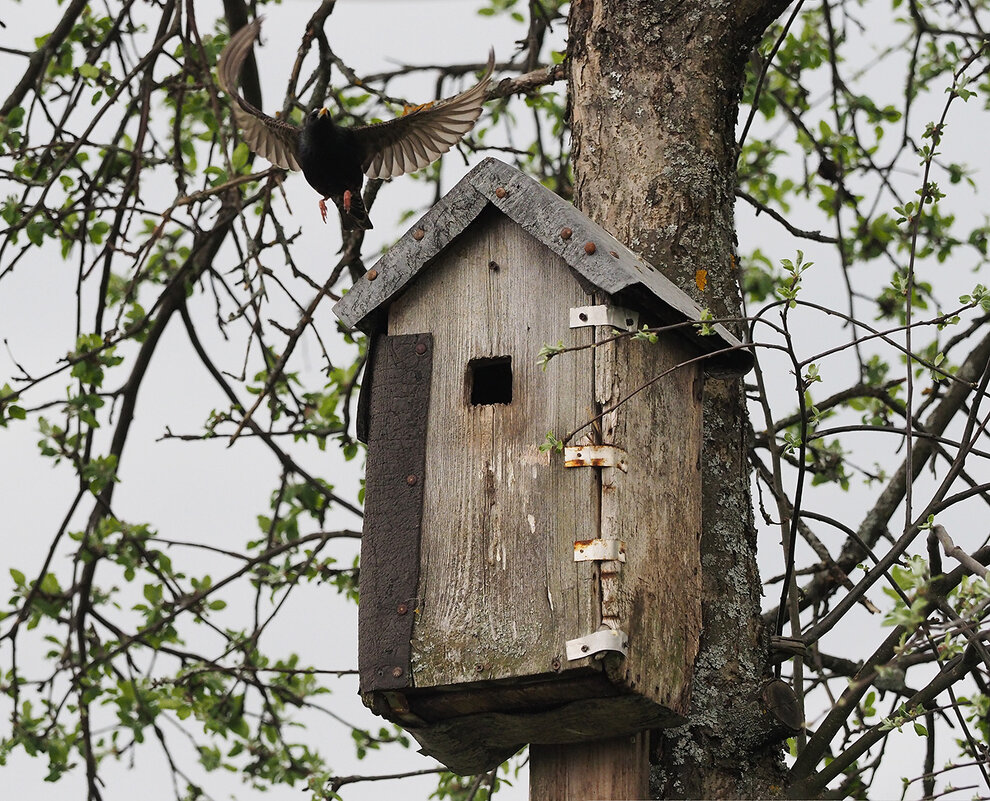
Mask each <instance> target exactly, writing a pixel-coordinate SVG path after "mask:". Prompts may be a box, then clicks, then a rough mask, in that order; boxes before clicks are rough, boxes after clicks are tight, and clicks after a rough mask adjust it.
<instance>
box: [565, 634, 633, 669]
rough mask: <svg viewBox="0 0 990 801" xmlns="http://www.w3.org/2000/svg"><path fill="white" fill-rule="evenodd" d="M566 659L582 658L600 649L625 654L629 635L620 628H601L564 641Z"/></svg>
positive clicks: (627, 648)
mask: <svg viewBox="0 0 990 801" xmlns="http://www.w3.org/2000/svg"><path fill="white" fill-rule="evenodd" d="M564 647H565V648H566V649H567V659H568V660H570V661H573V660H575V659H583V658H584V657H586V656H591V655H592V654H597V653H600V652H602V651H616V652H617V653H620V654H622V655H623V656H625V655H626V654H627V653H628V652H629V637H628V636H627V635H626V633H625V632H624V631H622V630H621V629H602V630H601V631H596V632H595V633H594V634H586V635H585V636H584V637H578V638H577V639H576V640H568V641H567V642H566V643H564Z"/></svg>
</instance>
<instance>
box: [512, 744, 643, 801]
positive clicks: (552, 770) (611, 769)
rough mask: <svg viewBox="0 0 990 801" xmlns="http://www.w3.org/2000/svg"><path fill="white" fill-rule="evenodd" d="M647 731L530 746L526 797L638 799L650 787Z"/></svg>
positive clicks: (546, 800)
mask: <svg viewBox="0 0 990 801" xmlns="http://www.w3.org/2000/svg"><path fill="white" fill-rule="evenodd" d="M649 741H650V733H649V732H640V733H639V734H635V735H632V736H630V737H613V738H612V739H609V740H596V741H595V742H590V743H576V744H568V745H535V744H534V745H531V746H530V747H529V801H620V799H621V801H642V799H646V798H648V797H649V792H650V755H649V751H648V747H649Z"/></svg>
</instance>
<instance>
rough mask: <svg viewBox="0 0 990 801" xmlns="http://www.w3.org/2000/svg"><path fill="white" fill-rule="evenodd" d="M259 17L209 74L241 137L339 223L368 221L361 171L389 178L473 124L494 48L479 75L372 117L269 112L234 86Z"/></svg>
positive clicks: (424, 160) (420, 164)
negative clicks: (333, 211)
mask: <svg viewBox="0 0 990 801" xmlns="http://www.w3.org/2000/svg"><path fill="white" fill-rule="evenodd" d="M260 31H261V18H260V17H259V18H258V19H256V20H254V21H253V22H251V23H250V24H249V25H245V26H244V27H243V28H241V29H240V30H238V31H237V32H236V33H235V34H234V35H233V36H231V37H230V41H229V42H228V43H227V46H226V47H225V48H224V50H223V53H221V54H220V59H219V61H218V62H217V79H218V81H219V83H220V88H221V89H223V90H224V91H225V92H226V93H227V94H228V95H230V97H231V99H232V100H233V110H234V121H235V122H236V123H237V126H238V127H239V128H240V129H241V132H242V134H243V137H244V141H245V142H247V144H248V146H249V147H250V148H251V149H252V150H253V151H254V152H255V153H257V154H258V155H259V156H263V157H264V158H266V159H267V160H268V161H270V162H271V163H272V164H274V165H275V166H277V167H282V168H285V169H290V170H302V173H303V175H305V176H306V180H307V181H308V182H309V184H310V186H312V187H313V188H314V189H315V190H316V191H317V192H319V193H320V195H322V200H320V213H321V214H322V215H323V221H324V222H326V219H327V207H326V201H327V200H328V199H329V200H332V201H333V202H334V204H335V205H336V206H337V210H338V211H339V212H340V222H341V225H342V226H343V228H344V229H346V230H354V229H359V228H360V229H368V228H371V227H372V225H371V220H369V219H368V211H367V209H365V207H364V201H363V200H362V198H361V186H362V184H363V183H364V176H365V175H367V176H368V177H369V178H395V177H397V176H399V175H403V174H404V173H407V172H415V171H416V170H421V169H423V168H424V167H426V166H428V165H430V164H432V163H433V162H434V161H436V160H437V159H438V158H440V156H442V155H443V154H444V153H446V152H447V151H448V150H450V148H452V147H453V146H454V145H456V144H457V143H458V142H459V141H460V140H461V137H463V136H464V135H465V134H466V133H467V132H468V131H470V130H471V129H472V128H473V127H474V123H475V121H476V120H477V119H478V117H479V116H480V115H481V104H482V103H483V102H484V100H485V94H486V93H487V91H488V83H489V81H490V79H491V75H492V70H493V69H494V68H495V52H494V50H493V51H491V52H490V53H489V55H488V64H487V66H486V69H485V74H484V75H483V76H482V78H481V80H480V81H479V82H478V83H477V84H476V85H475V86H474V87H472V88H471V89H468V90H467V91H465V92H461V94H459V95H455V96H454V97H448V98H446V99H444V100H440V101H437V102H435V103H427V104H425V105H423V106H418V107H416V108H415V109H414V110H412V111H410V112H409V113H408V114H406V115H405V116H402V117H398V118H396V119H394V120H388V121H387V122H378V123H374V124H372V125H361V126H355V127H350V128H346V127H342V126H338V125H337V124H336V123H334V121H333V118H332V116H331V114H330V111H329V110H328V109H326V108H319V109H314V110H313V111H311V112H310V113H309V114H308V115H307V116H306V120H305V122H304V123H303V125H302V127H299V126H297V125H293V124H292V123H290V122H287V121H286V120H283V119H279V118H277V117H269V116H268V115H267V114H265V113H264V112H263V111H261V110H259V109H257V108H255V107H254V106H253V105H251V103H249V102H248V101H247V100H245V99H244V98H243V97H241V96H240V94H238V92H237V89H236V87H237V84H238V81H239V79H240V73H241V67H242V66H243V64H244V59H245V58H247V54H248V52H249V51H250V50H251V46H252V44H253V43H254V40H255V39H256V38H257V36H258V33H259V32H260Z"/></svg>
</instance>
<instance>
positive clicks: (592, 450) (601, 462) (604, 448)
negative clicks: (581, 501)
mask: <svg viewBox="0 0 990 801" xmlns="http://www.w3.org/2000/svg"><path fill="white" fill-rule="evenodd" d="M564 467H617V468H619V470H621V471H622V472H623V473H628V472H629V467H628V465H627V464H626V452H625V451H624V450H622V448H617V447H616V446H615V445H566V446H565V447H564Z"/></svg>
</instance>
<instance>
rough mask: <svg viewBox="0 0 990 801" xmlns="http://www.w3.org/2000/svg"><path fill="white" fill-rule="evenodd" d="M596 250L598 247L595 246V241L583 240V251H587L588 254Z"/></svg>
mask: <svg viewBox="0 0 990 801" xmlns="http://www.w3.org/2000/svg"><path fill="white" fill-rule="evenodd" d="M596 250H598V248H596V247H595V243H594V242H585V243H584V252H585V253H587V254H588V255H589V256H590V255H591V254H592V253H594V252H595V251H596Z"/></svg>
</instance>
